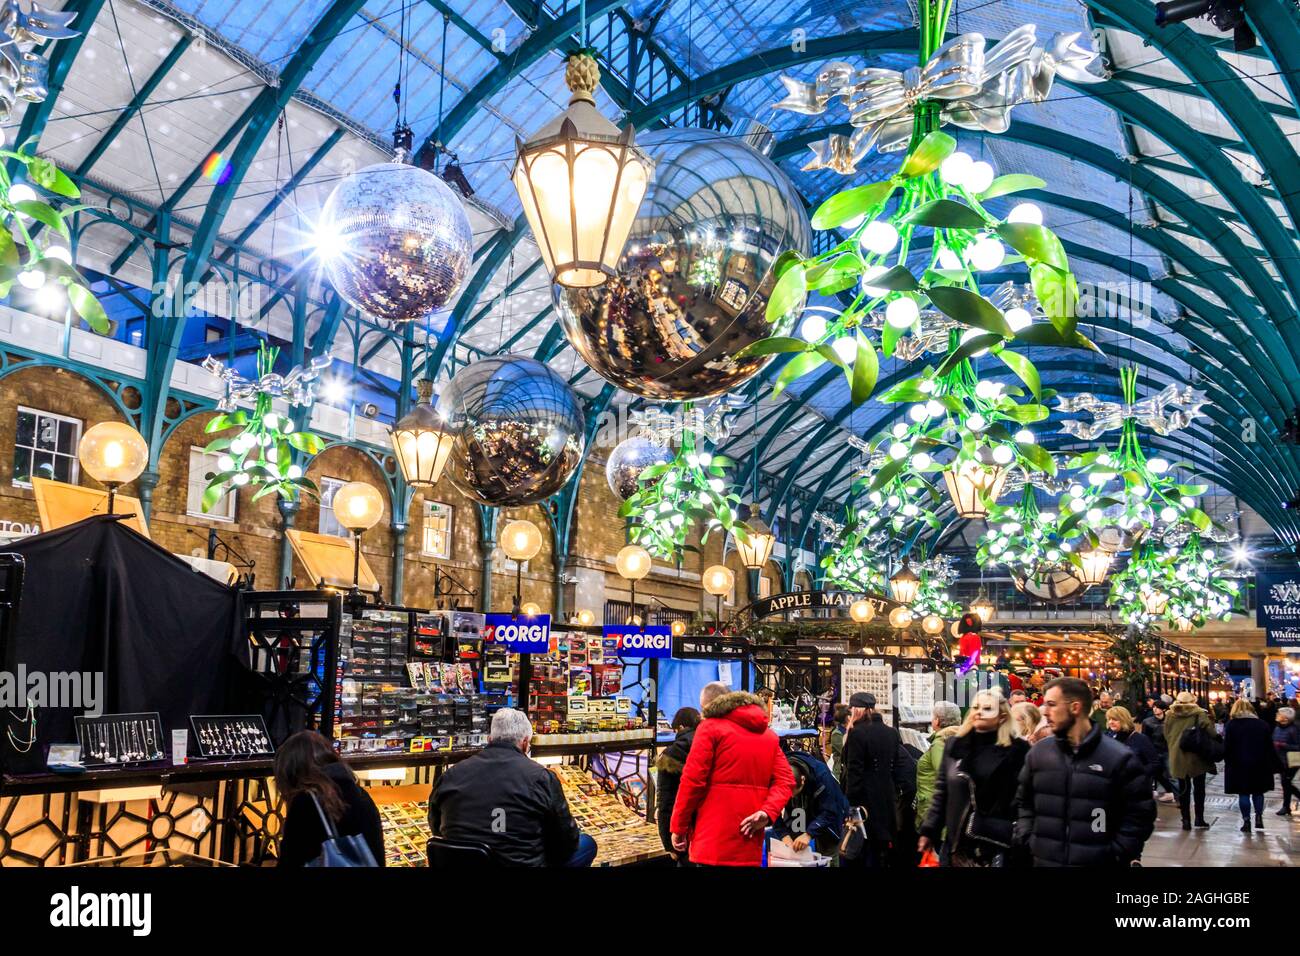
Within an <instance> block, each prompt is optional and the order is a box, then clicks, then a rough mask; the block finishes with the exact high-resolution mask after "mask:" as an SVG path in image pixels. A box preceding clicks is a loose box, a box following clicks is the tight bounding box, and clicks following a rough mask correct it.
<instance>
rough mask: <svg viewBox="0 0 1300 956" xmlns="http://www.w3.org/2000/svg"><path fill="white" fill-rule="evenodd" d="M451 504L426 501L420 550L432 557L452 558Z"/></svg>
mask: <svg viewBox="0 0 1300 956" xmlns="http://www.w3.org/2000/svg"><path fill="white" fill-rule="evenodd" d="M453 510H454V509H453V508H452V506H451V505H449V504H447V503H446V502H443V501H426V502H425V503H424V531H423V535H422V543H421V548H420V550H421V551H423V552H424V553H425V554H426V555H428V556H429V557H431V558H441V559H442V560H444V561H446V560H448V559H450V558H451V522H452V511H453Z"/></svg>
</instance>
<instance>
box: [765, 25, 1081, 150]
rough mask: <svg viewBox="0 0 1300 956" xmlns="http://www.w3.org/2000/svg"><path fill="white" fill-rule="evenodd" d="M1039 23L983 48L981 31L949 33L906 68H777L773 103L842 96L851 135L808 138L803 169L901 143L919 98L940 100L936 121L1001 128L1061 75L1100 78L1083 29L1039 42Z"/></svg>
mask: <svg viewBox="0 0 1300 956" xmlns="http://www.w3.org/2000/svg"><path fill="white" fill-rule="evenodd" d="M1036 30H1037V27H1036V26H1034V24H1032V23H1027V24H1025V25H1024V26H1022V27H1018V28H1017V29H1015V30H1012V31H1011V32H1010V33H1009V34H1007V35H1006V36H1005V37H1004V38H1003V39H1001V40H999V41H998V42H997V43H995V44H994V45H993V46H992V47H990V48H988V49H987V50H986V49H985V42H986V41H985V39H984V37H983V35H982V34H979V33H964V34H961V35H960V36H956V37H953V38H952V39H951V40H949V41H948V42H947V43H945V44H944V45H943V46H941V47H939V49H937V50H935V51H934V55H933V56H932V57H931V58H930V60H929V62H927V63H926V64H925V65H924V66H914V67H909V68H908V69H907V70H905V71H904V72H901V73H900V72H899V71H897V70H885V69H877V68H867V69H861V70H855V69H854V68H853V65H852V64H850V63H845V62H843V61H835V62H832V63H827V64H826V65H825V66H823V67H822V68H821V70H820V71H818V73H817V76H816V77H815V78H814V80H813V82H811V83H806V82H804V81H802V80H796V79H794V78H793V77H789V76H785V75H782V77H781V82H782V83H783V84H784V85H785V88H786V97H785V99H783V100H781V101H780V102H779V103H776V104H774V107H775V108H776V109H782V110H788V111H790V112H792V113H802V114H804V115H805V116H819V115H821V114H822V113H824V112H825V111H826V106H827V104H828V103H829V102H830V101H831V100H832V99H834V98H836V97H839V98H840V99H842V100H843V101H844V104H845V106H846V107H847V108H848V111H849V122H850V123H851V124H852V125H853V126H854V127H855V128H856V132H854V133H853V135H852V136H843V135H841V134H838V133H836V134H832V135H831V136H830V137H828V138H827V139H824V140H821V141H820V142H816V143H813V144H811V145H810V147H809V148H810V149H811V150H812V152H813V158H812V159H811V160H809V161H808V163H807V165H805V166H804V167H803V168H804V169H806V170H813V169H833V170H835V171H836V172H838V173H843V174H845V175H848V174H849V173H853V172H856V170H857V164H858V163H859V162H861V161H862V159H863V157H865V156H866V155H867V153H868V152H870V151H871V148H872V147H873V146H874V147H876V148H878V149H879V150H880V151H881V152H882V153H889V152H894V151H897V150H901V149H905V148H906V147H907V144H908V141H909V140H910V139H911V136H912V116H913V114H914V113H915V111H916V107H917V105H918V104H919V103H921V102H922V101H937V102H940V103H942V104H943V109H942V112H941V114H940V122H941V123H952V124H953V125H955V126H960V127H962V128H963V129H977V130H983V131H985V132H987V133H1005V132H1006V131H1007V130H1008V129H1009V128H1010V126H1011V109H1012V107H1014V106H1018V105H1019V104H1021V103H1041V102H1042V101H1043V100H1045V99H1046V98H1047V95H1048V94H1049V93H1050V92H1051V91H1052V83H1053V82H1054V81H1055V79H1056V77H1057V76H1058V75H1059V76H1061V77H1063V78H1065V79H1067V80H1070V81H1071V82H1076V83H1096V82H1099V81H1101V80H1102V79H1103V77H1102V76H1101V75H1099V70H1100V67H1098V66H1095V64H1096V63H1097V61H1098V57H1097V54H1096V52H1094V51H1093V50H1090V49H1088V48H1087V47H1086V46H1084V45H1083V44H1081V43H1080V42H1079V37H1080V36H1081V35H1082V34H1081V33H1057V34H1054V35H1053V36H1052V39H1051V40H1050V41H1048V42H1047V43H1046V44H1045V45H1039V44H1038V40H1037V36H1036Z"/></svg>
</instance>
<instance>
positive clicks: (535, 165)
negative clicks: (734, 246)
mask: <svg viewBox="0 0 1300 956" xmlns="http://www.w3.org/2000/svg"><path fill="white" fill-rule="evenodd" d="M564 82H565V84H566V85H567V86H568V87H569V89H570V91H572V93H573V96H572V98H571V99H570V100H569V108H568V109H567V110H565V111H564V112H563V113H562V114H560V115H559V116H557V117H556V118H555V119H553V120H551V121H550V122H549V123H547V124H546V125H545V126H543V127H542V128H541V129H539V130H538V131H537V132H536V133H534V134H533V135H532V136H531V137H530V138H529V140H528V142H526V143H523V142H518V141H516V147H517V148H516V156H515V169H514V174H513V177H512V178H513V179H514V184H515V189H516V190H517V191H518V192H519V199H520V201H521V202H522V203H523V207H524V215H525V216H526V217H527V218H528V225H529V226H531V227H532V230H533V235H534V237H535V238H536V239H537V245H538V248H539V249H540V250H541V253H542V259H543V261H544V262H545V263H546V269H547V271H548V272H549V273H550V275H551V279H552V281H554V282H557V283H559V284H560V285H562V286H567V287H569V288H590V287H593V286H598V285H603V284H604V282H605V280H606V279H608V278H609V277H610V276H612V275H615V274H616V269H615V266H616V264H617V262H618V260H619V257H620V256H621V255H622V254H623V244H624V243H625V242H626V241H627V235H628V232H629V231H630V230H631V228H632V220H633V219H634V218H635V217H636V212H637V209H638V208H639V207H640V205H641V200H642V198H643V197H644V196H645V192H646V187H647V186H649V184H650V177H651V175H652V173H653V171H654V164H653V163H652V162H651V161H650V159H649V157H647V156H646V155H645V153H643V152H642V151H641V150H639V149H638V148H637V147H636V143H635V131H634V130H633V128H632V127H631V126H628V127H627V128H626V129H625V130H623V131H622V132H620V131H619V129H618V127H616V126H615V125H614V124H613V123H611V122H610V121H609V120H608V119H606V118H605V117H604V116H602V115H601V114H600V113H599V111H597V109H596V101H595V99H594V97H593V94H594V93H595V91H596V87H597V86H599V85H600V67H599V66H597V64H596V60H595V58H594V57H592V56H591V55H590V54H589V53H586V52H578V53H574V54H572V55H571V56H570V57H569V59H568V62H567V64H566V66H565V69H564Z"/></svg>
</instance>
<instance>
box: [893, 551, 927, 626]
mask: <svg viewBox="0 0 1300 956" xmlns="http://www.w3.org/2000/svg"><path fill="white" fill-rule="evenodd" d="M889 587H890V590H891V591H892V592H893V594H894V600H895V601H897V602H898V603H899V604H911V603H912V602H913V601H915V600H916V594H917V592H918V591H919V590H920V589H921V579H920V578H919V577H917V575H916V572H915V571H913V570H912V565H911V561H910V560H909V559H908V558H903V566H902V567H901V568H899V570H898V573H896V574H895V575H894V576H893V577H892V578H890V579H889ZM891 616H892V615H891Z"/></svg>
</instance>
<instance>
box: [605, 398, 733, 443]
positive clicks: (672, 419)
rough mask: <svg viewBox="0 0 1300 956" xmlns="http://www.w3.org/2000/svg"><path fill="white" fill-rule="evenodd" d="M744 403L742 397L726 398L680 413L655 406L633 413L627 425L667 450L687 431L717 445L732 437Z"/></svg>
mask: <svg viewBox="0 0 1300 956" xmlns="http://www.w3.org/2000/svg"><path fill="white" fill-rule="evenodd" d="M744 404H745V402H744V400H743V399H741V398H738V397H733V396H731V395H723V396H722V397H721V398H718V399H716V400H715V401H713V402H712V403H710V404H709V405H707V406H705V407H702V408H701V407H696V406H692V407H690V408H687V407H685V406H681V407H680V408H679V409H678V410H669V409H667V408H664V407H662V406H659V405H652V406H651V407H649V408H646V409H644V410H642V411H635V412H632V414H630V415H629V416H628V423H629V424H631V425H635V426H637V427H638V428H639V429H640V430H641V434H643V435H644V436H645V437H646V438H648V439H649V440H650V441H652V442H654V443H655V444H656V445H660V446H662V447H664V448H667V447H669V446H670V445H673V444H677V443H678V442H680V440H681V437H682V434H683V433H684V432H690V433H691V434H692V435H695V436H696V437H697V438H704V439H705V440H707V441H710V442H713V444H715V445H717V444H719V443H720V442H724V441H726V440H727V439H728V438H729V437H730V436H731V429H732V428H733V427H734V425H735V420H736V417H737V415H738V414H739V412H740V410H741V409H742V408H743V407H744Z"/></svg>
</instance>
